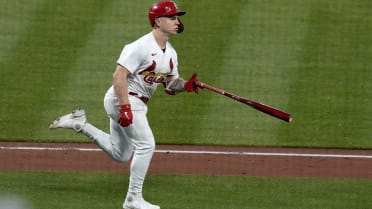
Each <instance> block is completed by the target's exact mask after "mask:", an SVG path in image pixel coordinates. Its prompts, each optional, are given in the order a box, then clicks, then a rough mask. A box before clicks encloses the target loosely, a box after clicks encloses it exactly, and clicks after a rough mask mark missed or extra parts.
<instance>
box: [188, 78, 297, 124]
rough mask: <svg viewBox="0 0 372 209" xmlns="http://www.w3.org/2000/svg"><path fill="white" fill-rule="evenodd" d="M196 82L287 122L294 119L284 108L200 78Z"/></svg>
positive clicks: (200, 85)
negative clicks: (250, 98)
mask: <svg viewBox="0 0 372 209" xmlns="http://www.w3.org/2000/svg"><path fill="white" fill-rule="evenodd" d="M195 84H196V86H198V87H200V88H202V89H208V90H210V91H213V92H215V93H217V94H221V95H224V96H227V97H229V98H231V99H234V100H236V101H239V102H241V103H243V104H246V105H248V106H250V107H253V108H255V109H256V110H258V111H261V112H264V113H266V114H269V115H271V116H274V117H276V118H279V119H281V120H284V121H287V122H291V121H292V116H291V114H289V113H286V112H284V111H282V110H279V109H276V108H274V107H270V106H269V105H266V104H262V103H259V102H256V101H253V100H249V99H246V98H243V97H240V96H238V95H235V94H232V93H229V92H226V91H224V90H222V89H219V88H216V87H214V86H211V85H208V84H206V83H203V82H200V81H198V80H197V81H195Z"/></svg>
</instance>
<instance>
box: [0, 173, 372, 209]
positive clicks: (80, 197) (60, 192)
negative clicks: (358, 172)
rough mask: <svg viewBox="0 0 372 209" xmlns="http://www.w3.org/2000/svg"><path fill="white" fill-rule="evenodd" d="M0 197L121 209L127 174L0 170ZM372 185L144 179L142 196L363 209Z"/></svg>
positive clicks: (196, 208)
mask: <svg viewBox="0 0 372 209" xmlns="http://www.w3.org/2000/svg"><path fill="white" fill-rule="evenodd" d="M0 177H1V178H0V179H1V181H0V194H1V193H2V194H3V196H4V195H15V196H18V197H22V198H23V199H25V200H26V201H28V202H30V203H32V205H34V207H35V208H38V209H49V208H56V209H62V208H63V209H69V208H81V209H88V208H89V209H103V208H120V207H121V205H120V204H121V203H122V201H123V198H124V196H125V190H126V186H127V183H128V175H125V174H124V175H123V174H108V173H89V174H88V173H48V172H0ZM371 188H372V181H370V180H355V179H311V178H258V177H222V176H191V175H154V174H151V175H149V176H148V177H147V180H146V183H145V191H144V195H145V197H146V199H148V200H149V201H151V202H154V203H157V204H160V205H161V207H162V208H167V209H191V208H193V209H215V208H218V209H266V208H275V209H293V208H296V209H313V208H324V209H343V208H344V209H365V208H370V207H371V206H372V205H371V203H370V194H371Z"/></svg>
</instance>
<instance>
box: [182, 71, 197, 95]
mask: <svg viewBox="0 0 372 209" xmlns="http://www.w3.org/2000/svg"><path fill="white" fill-rule="evenodd" d="M196 76H197V74H196V73H193V74H192V76H191V77H190V79H189V80H188V81H186V83H185V86H184V88H185V90H186V91H188V92H195V93H196V94H199V89H198V86H197V85H196V81H197V79H196Z"/></svg>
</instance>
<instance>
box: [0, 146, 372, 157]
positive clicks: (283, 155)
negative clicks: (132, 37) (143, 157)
mask: <svg viewBox="0 0 372 209" xmlns="http://www.w3.org/2000/svg"><path fill="white" fill-rule="evenodd" d="M0 150H23V151H79V152H102V150H101V149H98V148H81V147H22V146H19V147H18V146H17V147H14V146H13V147H11V146H9V147H6V146H0ZM155 153H167V154H191V155H192V154H208V155H245V156H273V157H313V158H364V159H372V155H350V154H322V153H291V152H288V153H287V152H236V151H197V150H162V149H160V150H155Z"/></svg>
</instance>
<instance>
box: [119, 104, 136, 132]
mask: <svg viewBox="0 0 372 209" xmlns="http://www.w3.org/2000/svg"><path fill="white" fill-rule="evenodd" d="M119 112H120V117H119V120H118V123H119V124H120V125H121V126H123V127H127V126H129V125H130V124H132V121H133V114H132V110H131V107H130V104H123V105H120V110H119Z"/></svg>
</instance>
